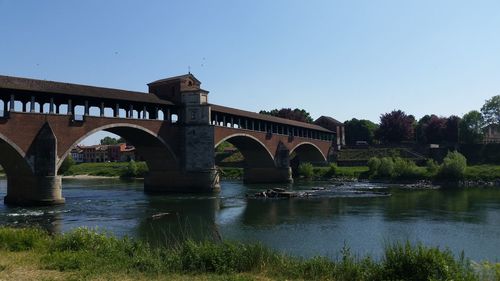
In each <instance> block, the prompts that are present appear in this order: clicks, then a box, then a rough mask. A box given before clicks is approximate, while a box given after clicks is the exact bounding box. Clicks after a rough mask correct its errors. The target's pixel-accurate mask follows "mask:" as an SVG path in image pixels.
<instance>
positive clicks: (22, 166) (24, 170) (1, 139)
mask: <svg viewBox="0 0 500 281" xmlns="http://www.w3.org/2000/svg"><path fill="white" fill-rule="evenodd" d="M0 155H2V157H0V165H1V166H2V167H3V169H4V171H5V174H6V175H7V180H8V178H9V175H12V174H14V173H16V174H17V173H21V174H23V175H31V174H33V167H32V166H31V165H30V163H28V161H26V160H25V158H24V157H25V155H26V153H25V152H24V151H23V150H22V149H21V148H19V146H17V145H16V144H15V143H14V142H12V141H11V140H10V139H9V138H7V137H6V136H4V135H3V134H2V133H0Z"/></svg>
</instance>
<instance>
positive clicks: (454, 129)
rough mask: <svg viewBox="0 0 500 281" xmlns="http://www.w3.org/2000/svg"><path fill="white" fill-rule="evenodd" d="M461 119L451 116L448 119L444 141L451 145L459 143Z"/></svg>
mask: <svg viewBox="0 0 500 281" xmlns="http://www.w3.org/2000/svg"><path fill="white" fill-rule="evenodd" d="M460 121H461V119H460V117H458V116H455V115H451V116H450V117H448V118H447V119H446V128H445V130H444V140H445V141H447V142H449V143H458V134H459V133H458V132H459V129H458V128H459V126H460Z"/></svg>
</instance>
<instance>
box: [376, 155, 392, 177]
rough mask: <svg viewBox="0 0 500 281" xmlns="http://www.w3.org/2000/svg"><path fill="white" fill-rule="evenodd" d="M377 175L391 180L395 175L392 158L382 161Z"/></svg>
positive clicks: (385, 158) (384, 158)
mask: <svg viewBox="0 0 500 281" xmlns="http://www.w3.org/2000/svg"><path fill="white" fill-rule="evenodd" d="M377 175H379V176H380V177H387V178H390V177H392V176H393V175H394V161H392V158H390V157H383V158H382V159H380V166H379V167H378V169H377Z"/></svg>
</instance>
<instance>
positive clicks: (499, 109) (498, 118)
mask: <svg viewBox="0 0 500 281" xmlns="http://www.w3.org/2000/svg"><path fill="white" fill-rule="evenodd" d="M481 113H482V114H483V117H484V120H485V121H486V123H487V124H497V125H498V124H500V95H496V96H494V97H492V98H491V99H489V100H486V102H485V103H484V105H483V107H481Z"/></svg>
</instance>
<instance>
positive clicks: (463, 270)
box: [380, 242, 475, 281]
mask: <svg viewBox="0 0 500 281" xmlns="http://www.w3.org/2000/svg"><path fill="white" fill-rule="evenodd" d="M380 277H381V280H408V281H412V280H414V281H420V280H475V275H474V273H473V271H472V270H471V268H470V266H469V263H468V262H467V261H465V260H463V259H461V260H456V259H455V257H454V256H453V253H451V252H450V251H449V250H444V251H442V250H440V249H439V248H429V247H425V246H423V245H416V246H412V245H411V244H410V243H409V242H407V243H406V244H404V245H402V244H394V245H392V246H389V247H387V248H386V249H385V255H384V258H383V261H382V273H381V276H380Z"/></svg>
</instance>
